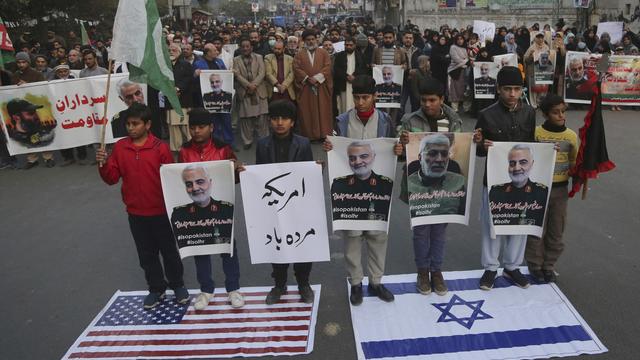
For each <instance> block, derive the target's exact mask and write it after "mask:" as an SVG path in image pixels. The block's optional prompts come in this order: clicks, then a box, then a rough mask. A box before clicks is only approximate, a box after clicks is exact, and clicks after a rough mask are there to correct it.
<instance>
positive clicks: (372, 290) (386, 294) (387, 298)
mask: <svg viewBox="0 0 640 360" xmlns="http://www.w3.org/2000/svg"><path fill="white" fill-rule="evenodd" d="M367 288H368V290H369V294H370V295H375V296H377V297H378V299H380V300H382V301H384V302H392V301H393V300H395V297H394V296H393V294H392V293H391V291H389V290H388V289H387V288H386V287H384V285H382V284H377V285H373V284H369V286H368V287H367Z"/></svg>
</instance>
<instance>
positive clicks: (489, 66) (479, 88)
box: [473, 61, 498, 99]
mask: <svg viewBox="0 0 640 360" xmlns="http://www.w3.org/2000/svg"><path fill="white" fill-rule="evenodd" d="M497 76H498V64H496V63H493V62H483V61H478V62H475V63H473V86H474V90H475V95H476V99H493V98H495V96H496V83H497V82H496V78H497Z"/></svg>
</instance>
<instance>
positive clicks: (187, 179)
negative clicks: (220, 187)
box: [171, 165, 233, 248]
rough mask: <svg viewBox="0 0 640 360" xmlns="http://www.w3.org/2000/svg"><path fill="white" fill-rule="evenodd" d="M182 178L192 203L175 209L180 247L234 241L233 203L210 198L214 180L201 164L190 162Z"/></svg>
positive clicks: (174, 222)
mask: <svg viewBox="0 0 640 360" xmlns="http://www.w3.org/2000/svg"><path fill="white" fill-rule="evenodd" d="M182 181H183V182H184V186H185V190H186V192H187V194H188V195H189V197H190V198H191V200H192V201H193V202H192V203H190V204H186V205H182V206H177V207H175V208H173V213H172V214H171V226H172V228H173V233H174V235H175V238H176V240H177V242H178V247H180V248H182V247H185V246H194V245H213V244H225V243H227V244H228V243H230V242H231V232H232V229H233V204H232V203H229V202H226V201H220V200H215V199H213V198H212V197H211V192H212V191H213V180H212V179H211V177H210V176H209V174H208V172H207V170H206V169H205V168H204V167H203V166H200V165H187V166H186V167H185V168H184V169H183V170H182Z"/></svg>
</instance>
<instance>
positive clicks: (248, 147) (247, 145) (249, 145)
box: [242, 143, 253, 150]
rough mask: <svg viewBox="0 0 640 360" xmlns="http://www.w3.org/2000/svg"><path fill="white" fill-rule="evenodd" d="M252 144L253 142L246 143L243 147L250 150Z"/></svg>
mask: <svg viewBox="0 0 640 360" xmlns="http://www.w3.org/2000/svg"><path fill="white" fill-rule="evenodd" d="M251 145H253V143H251V144H244V145H243V146H242V148H243V149H245V150H249V149H251Z"/></svg>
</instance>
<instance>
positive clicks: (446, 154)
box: [425, 150, 449, 158]
mask: <svg viewBox="0 0 640 360" xmlns="http://www.w3.org/2000/svg"><path fill="white" fill-rule="evenodd" d="M425 154H427V156H429V157H437V156H438V155H440V156H441V157H443V158H444V157H449V150H429V151H425Z"/></svg>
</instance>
